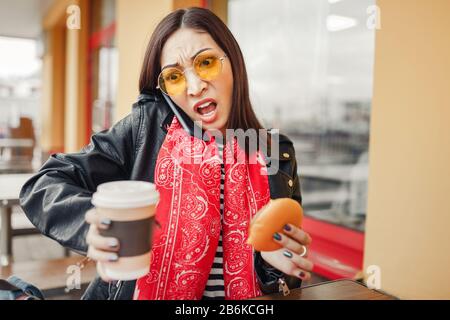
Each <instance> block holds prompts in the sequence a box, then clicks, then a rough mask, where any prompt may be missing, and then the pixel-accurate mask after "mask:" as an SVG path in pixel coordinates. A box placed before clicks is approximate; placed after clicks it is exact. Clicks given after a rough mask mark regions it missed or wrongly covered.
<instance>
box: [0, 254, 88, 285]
mask: <svg viewBox="0 0 450 320" xmlns="http://www.w3.org/2000/svg"><path fill="white" fill-rule="evenodd" d="M82 260H83V257H81V256H75V257H69V258H63V259H55V260H43V261H27V262H15V263H12V264H11V265H9V266H7V267H0V278H2V279H7V278H8V277H9V276H11V275H15V276H17V277H19V278H21V279H22V280H24V281H26V282H29V283H31V284H33V285H35V286H36V287H38V288H39V289H40V290H42V291H46V290H52V289H61V288H65V287H66V286H67V280H68V279H69V277H70V276H72V275H73V274H74V273H73V271H72V272H69V273H68V272H67V271H68V267H69V266H71V265H76V264H77V263H79V262H81V261H82ZM69 271H70V269H69ZM95 274H96V270H95V263H94V262H90V263H88V264H87V265H86V266H85V267H84V268H83V269H81V272H80V275H81V284H86V283H88V282H90V281H91V280H93V279H94V277H95Z"/></svg>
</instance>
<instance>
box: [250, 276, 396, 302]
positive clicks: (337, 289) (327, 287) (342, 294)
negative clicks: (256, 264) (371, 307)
mask: <svg viewBox="0 0 450 320" xmlns="http://www.w3.org/2000/svg"><path fill="white" fill-rule="evenodd" d="M393 299H395V298H394V297H392V296H389V295H386V294H383V293H381V292H378V291H376V290H370V289H368V288H367V287H365V286H364V285H363V284H361V283H359V282H356V281H353V280H337V281H330V282H325V283H320V284H316V285H312V286H308V287H303V288H298V289H293V290H291V293H290V294H289V295H288V296H283V295H282V294H281V293H277V294H272V295H266V296H262V297H258V298H255V299H253V300H393Z"/></svg>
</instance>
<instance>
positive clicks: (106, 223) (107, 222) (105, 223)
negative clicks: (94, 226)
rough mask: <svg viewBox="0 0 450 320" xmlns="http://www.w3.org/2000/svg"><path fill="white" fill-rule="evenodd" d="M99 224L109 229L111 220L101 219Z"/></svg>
mask: <svg viewBox="0 0 450 320" xmlns="http://www.w3.org/2000/svg"><path fill="white" fill-rule="evenodd" d="M100 223H101V224H102V225H104V226H105V227H109V226H110V225H111V219H108V218H103V219H102V220H101V221H100Z"/></svg>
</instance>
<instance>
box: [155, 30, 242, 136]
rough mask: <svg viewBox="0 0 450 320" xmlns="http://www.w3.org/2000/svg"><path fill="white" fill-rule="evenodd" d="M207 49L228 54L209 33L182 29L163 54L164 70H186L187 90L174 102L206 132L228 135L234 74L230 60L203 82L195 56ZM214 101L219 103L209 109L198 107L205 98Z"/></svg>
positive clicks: (168, 40)
mask: <svg viewBox="0 0 450 320" xmlns="http://www.w3.org/2000/svg"><path fill="white" fill-rule="evenodd" d="M206 48H210V50H208V52H212V53H214V54H215V55H217V56H218V57H223V56H224V55H225V53H224V52H223V50H222V49H221V48H220V47H219V46H218V45H217V44H216V42H215V41H214V40H213V39H212V38H211V36H210V35H209V33H207V32H201V31H198V30H195V29H191V28H181V29H178V30H177V31H176V32H175V33H174V34H172V35H171V36H170V37H169V39H167V41H166V43H165V45H164V47H163V50H162V53H161V61H160V62H161V67H162V68H164V67H165V66H167V65H172V64H178V66H177V67H178V68H180V69H181V70H185V69H186V68H188V69H187V70H186V71H185V73H184V75H185V77H186V81H187V83H186V90H185V91H184V92H182V93H181V94H179V95H175V96H170V97H171V99H172V100H173V101H174V102H175V103H176V104H177V105H178V106H179V107H180V108H181V109H183V111H184V112H186V114H187V115H188V116H189V117H190V118H191V119H192V120H193V121H201V124H202V127H203V129H205V130H208V129H217V130H221V131H222V132H224V130H225V129H226V127H225V126H226V123H227V120H228V116H229V114H230V110H231V101H232V93H233V73H232V70H231V64H230V61H229V59H228V58H225V59H224V60H223V67H222V72H221V73H220V74H219V75H218V76H217V78H215V79H212V80H202V79H201V78H199V76H198V75H197V74H196V72H195V71H194V69H192V68H191V67H192V62H193V59H192V58H193V57H195V55H196V54H197V53H198V52H199V51H201V50H203V49H206ZM207 98H208V99H213V100H214V101H213V102H215V103H216V105H215V106H214V103H213V104H210V105H208V107H206V108H198V107H199V102H201V101H202V100H204V99H207Z"/></svg>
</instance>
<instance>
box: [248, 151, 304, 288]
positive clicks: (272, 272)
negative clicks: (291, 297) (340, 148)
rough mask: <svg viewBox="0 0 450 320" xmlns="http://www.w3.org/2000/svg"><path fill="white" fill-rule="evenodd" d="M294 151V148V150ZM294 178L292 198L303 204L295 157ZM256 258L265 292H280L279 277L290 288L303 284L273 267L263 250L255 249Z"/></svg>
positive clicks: (293, 160)
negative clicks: (267, 260)
mask: <svg viewBox="0 0 450 320" xmlns="http://www.w3.org/2000/svg"><path fill="white" fill-rule="evenodd" d="M292 152H293V153H294V150H292ZM291 168H292V172H291V173H292V178H293V182H294V184H293V186H292V190H293V191H292V196H291V198H292V199H294V200H296V201H298V202H299V203H300V205H302V195H301V188H300V179H299V177H298V174H297V161H296V160H295V157H292V167H291ZM254 260H255V270H256V275H257V279H258V284H259V286H260V289H261V291H262V293H263V294H272V293H277V292H279V284H278V279H280V278H282V279H284V281H285V282H286V285H287V286H288V287H289V289H294V288H299V287H300V286H301V284H302V280H301V279H299V278H297V277H294V276H291V275H287V274H284V273H283V272H281V271H280V270H278V269H276V268H274V267H272V266H271V265H270V264H268V263H267V262H266V261H264V259H263V258H262V256H261V252H258V251H255V253H254Z"/></svg>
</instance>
